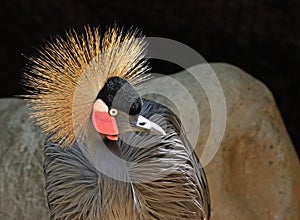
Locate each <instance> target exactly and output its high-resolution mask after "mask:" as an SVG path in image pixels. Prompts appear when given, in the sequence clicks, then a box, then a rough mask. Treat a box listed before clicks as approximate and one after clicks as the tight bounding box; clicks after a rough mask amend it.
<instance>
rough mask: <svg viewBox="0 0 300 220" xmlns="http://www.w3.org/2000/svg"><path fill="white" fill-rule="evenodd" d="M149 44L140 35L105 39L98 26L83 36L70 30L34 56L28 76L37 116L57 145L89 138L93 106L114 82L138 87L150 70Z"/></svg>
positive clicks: (112, 31) (110, 32) (115, 32)
mask: <svg viewBox="0 0 300 220" xmlns="http://www.w3.org/2000/svg"><path fill="white" fill-rule="evenodd" d="M145 48H146V42H145V41H144V38H143V37H142V36H141V34H140V33H139V32H138V31H137V30H135V31H128V32H124V31H123V29H119V28H116V27H113V28H108V29H107V31H106V32H105V33H104V35H103V36H102V37H101V36H100V32H99V29H98V28H91V27H86V28H85V31H84V33H83V34H80V35H79V34H77V33H76V32H75V31H69V32H67V34H66V39H63V38H61V37H57V38H56V39H55V40H53V42H51V43H48V44H47V45H46V46H45V48H44V49H43V50H41V51H39V54H38V56H37V57H31V58H29V60H30V62H31V65H30V67H29V71H27V72H26V73H25V74H24V78H25V84H24V85H25V88H26V89H27V90H28V92H29V94H28V95H26V96H25V98H27V99H28V103H29V106H30V108H31V110H32V111H31V113H30V115H31V117H33V118H34V119H35V122H36V123H37V124H38V125H40V126H41V128H42V130H43V131H44V133H46V134H48V135H50V136H51V141H54V142H57V143H59V144H60V145H61V146H62V147H68V146H72V145H73V144H74V142H75V141H76V140H79V139H80V140H81V139H82V138H85V134H86V131H87V127H88V123H89V121H90V114H91V112H92V105H93V102H94V101H95V98H96V96H97V94H98V92H99V91H100V90H101V88H102V87H103V86H104V84H105V82H106V81H107V79H108V78H110V77H113V76H118V77H122V78H124V79H126V80H128V81H129V82H130V83H132V84H135V83H138V82H141V81H143V80H144V79H145V78H147V77H146V75H145V74H143V73H144V72H145V71H146V70H147V69H148V67H147V59H145V53H146V49H145Z"/></svg>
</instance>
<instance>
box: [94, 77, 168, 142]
mask: <svg viewBox="0 0 300 220" xmlns="http://www.w3.org/2000/svg"><path fill="white" fill-rule="evenodd" d="M142 105H143V102H142V99H141V97H140V96H139V94H138V93H137V91H136V90H135V89H134V87H133V86H132V85H131V84H130V83H129V82H128V81H127V80H125V79H123V78H120V77H116V76H115V77H111V78H109V79H108V80H107V82H106V83H105V85H104V86H103V88H102V89H101V90H100V92H99V93H98V95H97V98H96V101H95V102H94V104H93V110H92V122H93V126H94V128H95V130H96V131H97V132H99V133H100V134H102V135H104V136H105V137H106V138H107V139H109V140H112V141H114V140H118V135H119V134H122V133H125V132H129V131H137V132H147V133H151V134H157V135H165V134H166V133H165V131H164V130H163V129H162V128H161V127H160V126H159V125H157V124H156V123H154V122H152V121H150V120H148V119H147V118H145V117H144V116H142V115H140V112H141V109H142Z"/></svg>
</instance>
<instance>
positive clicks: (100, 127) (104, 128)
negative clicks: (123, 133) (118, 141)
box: [92, 111, 119, 135]
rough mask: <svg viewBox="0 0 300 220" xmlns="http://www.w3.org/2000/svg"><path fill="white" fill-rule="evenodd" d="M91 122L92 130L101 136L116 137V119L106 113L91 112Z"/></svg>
mask: <svg viewBox="0 0 300 220" xmlns="http://www.w3.org/2000/svg"><path fill="white" fill-rule="evenodd" d="M92 121H93V125H94V128H95V129H96V131H98V132H99V133H101V134H106V135H118V134H119V130H118V126H117V122H116V119H115V118H114V117H112V116H111V115H110V114H109V113H108V112H100V111H93V114H92Z"/></svg>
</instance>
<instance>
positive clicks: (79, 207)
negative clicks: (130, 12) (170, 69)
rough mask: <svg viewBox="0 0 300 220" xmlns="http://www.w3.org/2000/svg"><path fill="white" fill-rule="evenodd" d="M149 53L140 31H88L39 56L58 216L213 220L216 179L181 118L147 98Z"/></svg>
mask: <svg viewBox="0 0 300 220" xmlns="http://www.w3.org/2000/svg"><path fill="white" fill-rule="evenodd" d="M146 46H147V44H146V42H145V39H144V37H143V36H142V35H141V33H140V32H139V31H136V30H135V31H133V30H130V31H127V32H125V31H123V29H120V28H117V27H113V28H108V29H107V30H106V31H105V33H104V34H103V35H102V34H100V31H99V29H98V28H91V27H86V28H85V30H84V31H83V33H81V34H78V33H76V32H75V31H70V32H67V34H66V38H61V37H57V38H56V39H54V40H53V41H52V42H49V43H47V44H46V46H45V48H44V49H42V50H40V51H39V53H38V54H37V55H36V56H34V57H31V58H29V60H30V65H29V67H28V71H26V73H25V74H24V79H25V84H24V85H25V87H26V89H27V90H28V95H26V97H27V99H28V103H29V106H30V108H31V113H30V114H31V116H32V117H33V118H34V119H35V122H36V123H37V124H38V125H40V126H41V128H42V130H43V132H44V133H45V134H46V142H45V148H44V177H45V191H46V195H47V202H48V206H49V210H50V219H52V220H58V219H63V220H74V219H84V220H100V219H101V220H112V219H121V220H127V219H128V220H135V219H136V220H139V219H145V220H149V219H150V220H151V219H163V220H164V219H172V220H175V219H209V217H210V198H209V191H208V185H207V180H206V176H205V173H204V170H203V168H202V167H201V164H200V162H199V160H198V158H197V156H196V154H195V153H194V151H193V148H192V147H191V145H190V144H189V142H188V140H187V138H186V136H185V134H184V131H183V129H182V126H181V123H180V119H179V118H178V117H177V116H176V115H175V114H174V113H173V112H172V111H171V110H170V109H168V108H167V107H166V106H164V105H162V104H159V103H157V102H155V101H151V100H147V99H144V98H142V97H141V96H140V95H139V93H138V92H137V91H138V90H137V85H143V84H146V83H147V79H148V77H147V76H148V74H146V73H145V72H146V71H147V70H148V61H147V59H146V58H145V55H146ZM141 83H142V84H141Z"/></svg>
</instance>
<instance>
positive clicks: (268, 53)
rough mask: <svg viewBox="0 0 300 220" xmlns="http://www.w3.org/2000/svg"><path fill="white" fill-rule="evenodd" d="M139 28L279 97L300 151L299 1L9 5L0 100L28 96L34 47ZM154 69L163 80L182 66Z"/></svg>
mask: <svg viewBox="0 0 300 220" xmlns="http://www.w3.org/2000/svg"><path fill="white" fill-rule="evenodd" d="M114 22H116V23H117V24H118V25H119V26H122V25H124V26H125V27H130V26H134V27H138V28H139V29H141V30H142V31H143V33H145V34H146V35H147V36H152V37H155V36H156V37H166V38H171V39H174V40H177V41H180V42H182V43H184V44H187V45H188V46H190V47H192V48H194V49H195V50H197V51H198V52H199V53H200V54H201V55H202V56H203V57H204V58H205V59H206V60H207V61H208V62H228V63H231V64H234V65H236V66H239V67H241V68H242V69H244V70H245V71H247V72H248V73H250V74H251V75H253V76H254V77H256V78H258V79H260V80H261V81H263V82H264V83H265V84H266V85H267V86H268V87H269V88H270V89H271V91H272V92H273V94H274V96H275V99H276V101H277V104H278V106H279V109H280V111H281V113H282V115H283V118H284V121H285V123H286V125H287V129H288V131H289V133H290V135H291V138H292V140H293V142H294V144H295V146H296V148H297V149H298V153H299V152H300V150H299V145H300V125H299V124H300V114H299V112H300V102H299V99H300V86H299V84H300V74H299V70H300V68H299V65H300V64H299V63H300V62H299V61H300V59H299V58H300V1H296V0H288V1H284V0H281V1H280V0H260V1H258V0H240V1H238V0H235V1H234V0H189V1H180V0H172V1H171V0H164V1H163V0H151V1H128V0H126V1H109V0H107V1H102V0H86V1H83V0H46V1H42V0H5V1H2V2H1V8H0V28H1V34H0V38H1V39H0V61H1V63H0V64H1V73H0V83H1V84H0V95H1V97H11V96H13V95H16V94H22V93H24V91H22V90H21V87H20V86H19V81H20V75H21V72H22V69H23V68H24V67H25V64H26V59H25V58H24V56H22V54H25V55H32V54H33V53H34V50H35V48H38V47H39V46H41V45H43V44H44V41H45V40H50V36H54V35H55V34H58V35H62V34H63V33H64V31H65V30H67V29H68V28H71V27H72V28H75V29H77V30H80V29H81V28H82V27H83V26H84V25H86V24H90V25H96V26H98V25H99V26H100V27H106V26H107V25H108V24H114ZM153 63H154V70H156V71H159V72H162V73H171V72H174V71H177V70H178V68H177V67H176V66H173V65H170V64H166V63H164V64H162V63H159V62H153Z"/></svg>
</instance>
